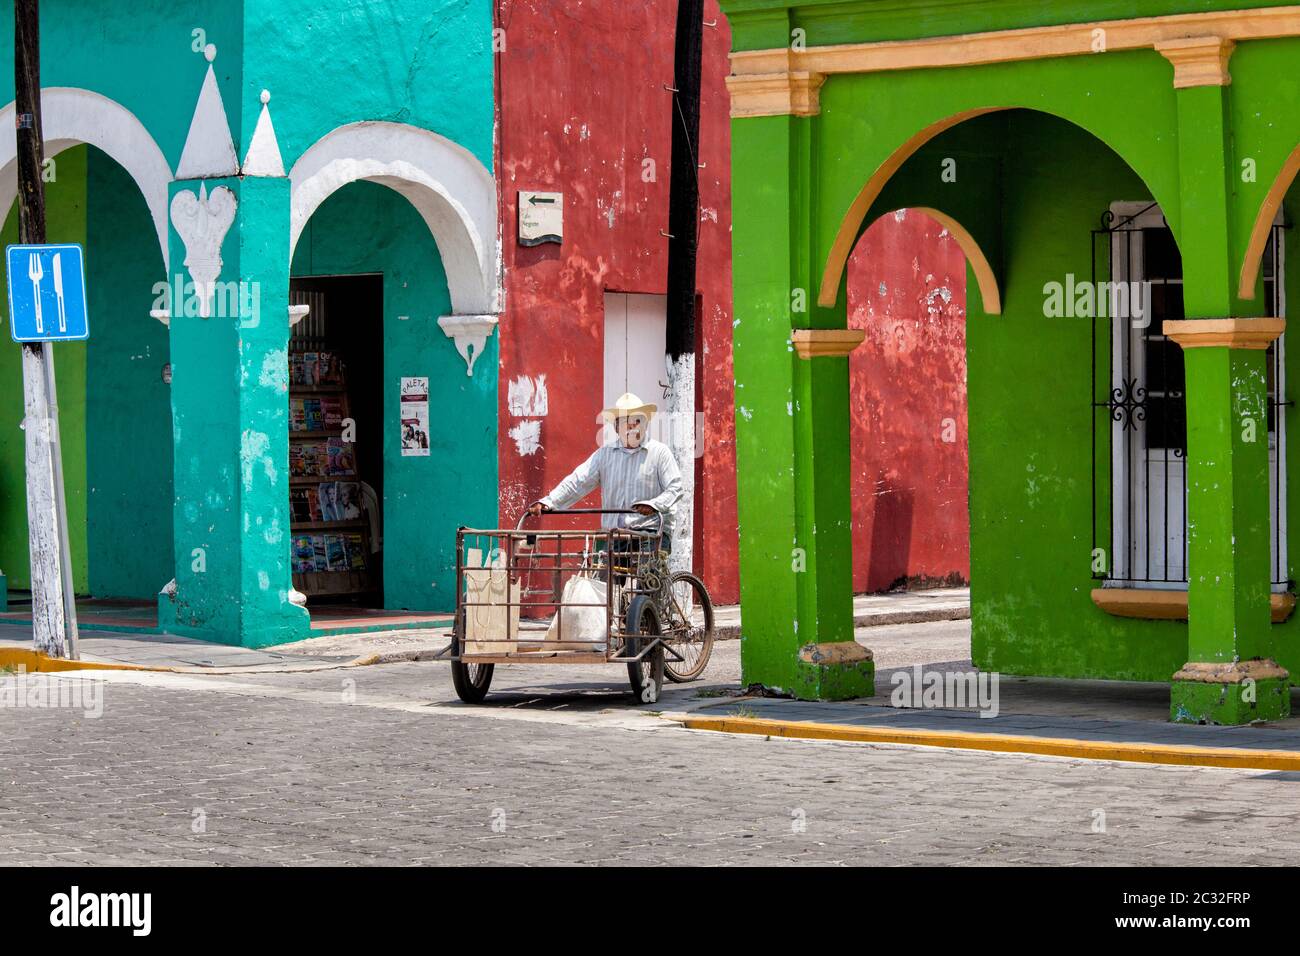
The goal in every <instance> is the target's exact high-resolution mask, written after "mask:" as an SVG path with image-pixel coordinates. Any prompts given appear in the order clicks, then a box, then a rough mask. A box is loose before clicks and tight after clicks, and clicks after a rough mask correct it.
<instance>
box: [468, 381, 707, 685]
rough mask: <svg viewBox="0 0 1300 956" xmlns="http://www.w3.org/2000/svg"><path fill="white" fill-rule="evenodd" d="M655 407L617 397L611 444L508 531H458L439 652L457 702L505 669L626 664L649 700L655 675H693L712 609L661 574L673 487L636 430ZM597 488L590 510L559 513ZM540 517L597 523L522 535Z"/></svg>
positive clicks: (692, 590)
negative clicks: (590, 518) (586, 518)
mask: <svg viewBox="0 0 1300 956" xmlns="http://www.w3.org/2000/svg"><path fill="white" fill-rule="evenodd" d="M656 410H657V409H656V407H655V406H654V405H651V404H647V403H645V402H642V401H641V400H640V399H639V398H637V397H636V396H635V395H632V394H627V395H624V396H622V397H621V398H620V399H619V400H618V401H617V402H616V403H615V404H614V405H613V406H612V407H610V408H607V409H605V410H604V411H603V412H602V417H603V418H604V420H605V421H606V422H608V423H609V424H610V425H612V426H613V428H614V431H615V433H616V435H617V439H616V441H612V442H609V443H607V444H604V445H602V446H601V447H600V448H598V449H597V450H596V452H595V453H594V454H593V455H592V456H591V457H590V458H588V459H587V460H586V461H584V462H583V463H582V464H581V465H579V466H578V467H577V468H576V469H574V471H573V472H572V474H570V475H569V476H568V477H566V478H565V479H564V480H563V481H561V482H560V483H559V484H558V485H556V486H555V488H554V489H553V490H552V491H551V492H550V493H549V494H548V495H546V496H545V497H543V498H542V499H541V500H539V501H536V502H534V503H533V504H532V505H530V506H529V507H528V509H527V510H526V511H525V513H524V514H523V515H522V516H521V517H520V519H519V524H518V525H517V526H516V528H514V529H496V530H475V529H471V528H461V529H460V530H459V531H458V532H457V536H456V594H457V607H456V619H455V625H454V630H453V637H452V644H451V646H450V647H449V648H448V652H449V656H450V660H451V662H452V679H453V682H454V684H455V686H456V693H457V694H458V695H459V696H460V698H461V699H462V700H464V701H465V702H467V703H479V702H481V701H482V700H483V698H484V697H485V696H486V695H487V692H488V688H489V686H490V685H491V682H492V672H493V670H494V668H495V666H496V665H497V664H504V663H539V664H540V663H549V664H584V663H593V664H594V663H622V664H626V665H627V669H628V679H629V682H630V683H631V685H632V691H633V693H634V694H635V695H636V698H637V700H638V701H640V702H642V703H653V702H654V701H656V700H658V698H659V693H660V690H661V688H662V686H663V678H664V676H665V675H667V677H668V678H669V679H670V680H673V681H677V682H682V681H688V680H693V679H695V678H697V677H699V675H700V674H701V673H702V672H703V671H704V668H705V666H706V665H707V664H708V661H709V654H710V652H711V651H712V648H713V604H712V602H711V601H710V599H709V594H708V591H707V590H706V589H705V587H704V583H703V582H702V581H700V579H699V578H697V577H696V576H695V575H693V574H691V573H690V572H687V571H679V572H677V573H675V574H674V573H672V572H671V571H670V570H669V568H668V556H669V552H670V551H671V548H672V543H671V542H672V527H673V518H674V514H673V512H674V509H675V508H676V506H677V503H678V501H679V500H680V499H681V495H682V483H681V473H680V471H679V470H678V467H677V462H676V460H675V459H674V458H673V455H672V452H671V451H670V450H669V449H668V447H667V446H666V445H664V444H663V443H662V442H659V441H656V440H654V439H652V438H650V437H649V436H648V434H647V429H648V426H649V423H650V419H651V418H652V417H653V415H654V414H655V412H656ZM597 487H599V488H600V490H601V506H600V507H599V508H581V509H570V508H569V506H570V505H572V504H573V503H574V502H576V501H579V500H581V499H582V498H584V497H585V496H586V495H588V494H589V493H591V492H592V491H594V490H595V489H596V488H597ZM544 514H553V515H599V516H600V518H601V521H600V526H599V528H592V529H584V530H562V531H543V530H529V531H524V530H523V526H524V522H525V520H526V519H527V518H529V517H533V518H539V517H541V516H542V515H544Z"/></svg>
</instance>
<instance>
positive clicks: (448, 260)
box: [289, 122, 501, 315]
mask: <svg viewBox="0 0 1300 956" xmlns="http://www.w3.org/2000/svg"><path fill="white" fill-rule="evenodd" d="M358 180H366V181H369V182H376V183H383V184H384V185H385V186H388V187H389V188H391V189H393V190H395V191H397V192H399V193H401V194H402V195H403V196H405V197H406V198H407V200H409V201H410V203H411V205H413V206H415V208H416V209H417V210H418V211H419V213H420V215H421V216H422V217H423V219H424V221H425V224H426V225H428V227H429V231H430V232H431V233H432V234H433V238H434V241H435V242H436V243H437V244H438V252H439V253H440V254H441V256H442V263H443V267H444V268H445V269H446V272H447V285H448V286H449V288H450V292H451V305H452V310H453V311H454V312H456V313H457V314H461V315H477V314H490V313H496V312H499V311H500V307H499V303H500V292H499V289H500V261H501V242H500V238H499V235H498V232H497V195H496V182H495V180H493V178H492V174H491V173H489V172H488V171H487V169H486V167H484V166H483V164H482V163H480V162H479V161H478V159H477V158H475V156H474V154H473V153H471V152H469V150H467V149H465V148H464V147H462V146H460V145H458V144H456V143H454V142H452V141H451V140H449V139H447V138H446V137H443V136H439V135H438V134H437V133H433V132H430V131H429V130H424V129H420V128H419V127H416V126H408V125H406V124H403V123H385V122H362V123H350V124H348V125H346V126H340V127H338V128H337V129H334V130H332V131H330V132H329V133H326V134H325V135H324V136H322V137H321V138H320V139H318V140H317V141H316V142H315V143H313V144H312V145H311V147H309V148H308V149H307V151H306V152H304V153H303V154H302V156H300V157H299V158H298V161H297V162H296V163H294V164H293V168H292V169H291V170H290V171H289V181H290V183H291V185H292V198H291V203H292V208H291V213H290V228H289V255H290V258H292V256H293V250H294V248H295V247H296V246H297V245H298V238H299V236H301V235H302V230H303V228H304V227H305V226H306V225H307V220H308V219H310V218H311V216H312V213H314V212H315V211H316V210H317V209H318V208H320V205H321V203H323V202H324V201H325V200H326V199H327V198H329V196H330V195H331V194H332V193H334V192H335V191H336V190H338V189H340V188H341V187H343V186H346V185H347V184H348V183H352V182H356V181H358Z"/></svg>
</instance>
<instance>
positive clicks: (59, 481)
mask: <svg viewBox="0 0 1300 956" xmlns="http://www.w3.org/2000/svg"><path fill="white" fill-rule="evenodd" d="M39 24H40V5H39V3H38V0H14V113H15V121H16V122H15V125H16V126H17V160H18V163H17V165H18V242H19V243H20V244H22V245H43V244H44V243H45V183H44V180H43V179H42V175H41V174H42V172H43V166H44V162H45V155H44V153H45V146H44V140H43V139H42V136H41V40H40V25H39ZM43 278H44V276H43V275H42V274H41V273H35V274H32V275H27V276H10V281H11V282H13V283H19V282H24V281H31V282H33V283H36V284H38V285H39V282H40V280H41V279H43ZM22 350H23V409H24V412H25V413H26V414H25V418H24V419H23V421H24V426H23V427H24V431H25V443H26V456H27V534H28V541H29V546H30V549H31V570H32V641H33V644H34V645H35V648H36V650H38V651H41V652H43V653H45V654H48V655H50V656H51V657H71V658H74V659H75V658H76V657H77V656H78V654H77V623H76V621H77V616H76V615H77V611H76V604H75V598H74V596H73V592H72V565H71V556H70V553H69V551H68V523H67V514H66V509H65V508H64V498H63V463H62V455H61V453H60V451H59V406H58V399H57V398H56V395H57V390H56V388H55V384H54V353H53V350H52V348H51V346H50V343H49V342H42V343H39V344H33V343H24V344H23V346H22Z"/></svg>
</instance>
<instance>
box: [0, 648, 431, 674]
mask: <svg viewBox="0 0 1300 956" xmlns="http://www.w3.org/2000/svg"><path fill="white" fill-rule="evenodd" d="M439 653H440V651H437V650H428V649H425V650H418V651H394V652H390V653H386V654H367V655H363V656H361V657H354V658H353V659H352V660H350V661H343V660H340V661H333V662H330V663H326V664H320V665H318V666H315V667H312V666H310V665H308V666H302V667H285V668H281V669H279V670H274V669H271V668H270V667H269V666H267V665H257V666H258V667H265V668H266V669H263V670H254V669H252V668H251V667H242V668H239V667H183V666H181V667H168V666H152V667H151V666H149V665H147V664H126V663H118V662H116V661H72V660H67V659H65V658H62V657H50V656H49V655H48V654H42V653H41V652H40V651H32V650H27V649H25V648H11V647H5V648H0V677H2V676H5V675H4V673H3V668H9V667H12V668H19V667H21V668H22V669H23V672H24V673H27V674H57V673H61V672H64V671H145V672H147V673H152V674H189V675H194V674H204V675H211V676H213V677H216V676H219V675H220V676H225V677H229V676H231V675H232V674H308V673H311V672H313V671H328V670H338V669H340V668H344V667H369V666H371V665H374V664H397V663H402V662H404V661H422V660H432V659H434V657H435V656H436V655H437V654H439Z"/></svg>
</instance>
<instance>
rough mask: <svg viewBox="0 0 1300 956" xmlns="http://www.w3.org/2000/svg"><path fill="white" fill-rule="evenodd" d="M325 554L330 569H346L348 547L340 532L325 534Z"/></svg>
mask: <svg viewBox="0 0 1300 956" xmlns="http://www.w3.org/2000/svg"><path fill="white" fill-rule="evenodd" d="M325 554H326V558H327V561H328V566H329V569H330V570H331V571H346V570H347V569H348V547H347V543H346V542H345V541H344V540H343V535H341V534H327V535H325Z"/></svg>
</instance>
